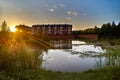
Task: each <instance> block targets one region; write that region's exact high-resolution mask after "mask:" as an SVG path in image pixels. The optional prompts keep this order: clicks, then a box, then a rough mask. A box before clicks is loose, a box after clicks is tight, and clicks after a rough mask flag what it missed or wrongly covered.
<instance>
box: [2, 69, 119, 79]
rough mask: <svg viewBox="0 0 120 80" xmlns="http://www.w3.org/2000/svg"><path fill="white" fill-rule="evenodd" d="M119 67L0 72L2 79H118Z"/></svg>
mask: <svg viewBox="0 0 120 80" xmlns="http://www.w3.org/2000/svg"><path fill="white" fill-rule="evenodd" d="M119 71H120V68H119V67H109V68H104V69H100V70H95V71H92V70H90V71H87V72H84V73H61V72H51V71H45V70H30V71H29V70H28V71H23V72H20V73H18V74H8V73H5V72H1V73H0V75H2V76H1V79H3V80H120V73H119Z"/></svg>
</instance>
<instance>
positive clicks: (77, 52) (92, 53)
mask: <svg viewBox="0 0 120 80" xmlns="http://www.w3.org/2000/svg"><path fill="white" fill-rule="evenodd" d="M51 45H52V46H53V47H51V49H49V50H48V51H47V52H43V54H42V59H43V62H42V65H41V67H42V68H44V69H46V70H52V71H60V72H83V71H87V70H93V69H96V68H101V67H103V65H104V64H105V58H104V57H97V56H98V55H99V54H104V53H105V52H106V50H105V49H102V48H101V46H95V45H93V44H87V43H86V42H84V41H72V40H64V41H63V40H55V41H51Z"/></svg>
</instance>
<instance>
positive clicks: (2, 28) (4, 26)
mask: <svg viewBox="0 0 120 80" xmlns="http://www.w3.org/2000/svg"><path fill="white" fill-rule="evenodd" d="M1 31H2V32H8V31H9V27H8V26H7V22H6V21H3V22H2V25H1Z"/></svg>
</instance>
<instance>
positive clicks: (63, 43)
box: [50, 39, 72, 49]
mask: <svg viewBox="0 0 120 80" xmlns="http://www.w3.org/2000/svg"><path fill="white" fill-rule="evenodd" d="M50 45H51V49H72V39H60V40H58V39H53V40H51V41H50Z"/></svg>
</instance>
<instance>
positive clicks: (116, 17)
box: [0, 0, 120, 30]
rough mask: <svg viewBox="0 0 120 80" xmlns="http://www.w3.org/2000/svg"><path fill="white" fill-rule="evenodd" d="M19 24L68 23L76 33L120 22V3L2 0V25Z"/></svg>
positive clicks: (102, 0) (116, 0)
mask: <svg viewBox="0 0 120 80" xmlns="http://www.w3.org/2000/svg"><path fill="white" fill-rule="evenodd" d="M3 20H6V21H7V23H8V25H10V26H11V25H18V24H26V25H30V26H31V25H33V24H59V23H69V24H72V25H73V29H74V30H75V29H85V28H90V27H94V26H95V25H96V26H101V25H102V24H103V23H107V22H112V21H115V22H116V24H117V23H118V22H119V21H120V0H0V22H2V21H3Z"/></svg>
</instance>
